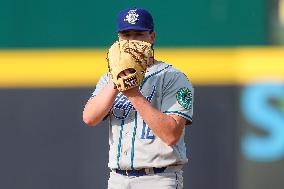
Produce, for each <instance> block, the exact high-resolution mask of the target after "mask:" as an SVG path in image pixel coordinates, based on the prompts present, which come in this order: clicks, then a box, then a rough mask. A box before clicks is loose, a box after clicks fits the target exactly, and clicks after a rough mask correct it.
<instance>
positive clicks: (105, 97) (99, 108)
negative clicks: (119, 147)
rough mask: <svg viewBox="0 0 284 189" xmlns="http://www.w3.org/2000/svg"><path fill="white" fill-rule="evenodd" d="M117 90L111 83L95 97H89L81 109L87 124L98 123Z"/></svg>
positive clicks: (109, 106) (104, 114) (108, 107)
mask: <svg viewBox="0 0 284 189" xmlns="http://www.w3.org/2000/svg"><path fill="white" fill-rule="evenodd" d="M117 94H118V91H117V90H116V89H114V87H113V84H112V83H110V84H108V85H106V87H105V88H103V89H102V90H101V91H100V92H99V93H98V94H97V95H96V96H95V97H93V98H91V99H90V100H89V101H88V102H87V104H86V106H85V108H84V111H83V121H84V122H85V123H86V124H87V125H89V126H95V125H97V124H98V123H100V122H101V121H102V120H103V118H104V117H105V116H106V115H107V114H108V113H109V111H110V109H111V107H112V104H113V102H114V100H115V97H116V95H117Z"/></svg>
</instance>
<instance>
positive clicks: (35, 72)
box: [0, 48, 284, 88]
mask: <svg viewBox="0 0 284 189" xmlns="http://www.w3.org/2000/svg"><path fill="white" fill-rule="evenodd" d="M106 52H107V49H84V50H22V51H0V87H8V88H10V87H90V86H95V84H96V82H97V81H98V79H99V77H100V76H101V75H102V74H103V73H104V72H106V71H107V64H106V60H105V57H106ZM155 57H156V59H158V60H163V61H166V62H167V63H169V64H172V65H174V66H175V67H177V68H179V69H180V70H182V71H183V72H184V73H186V75H187V76H188V77H189V78H190V80H191V81H192V83H193V84H194V85H242V84H246V83H249V82H257V81H262V80H280V81H281V82H283V81H284V48H283V49H281V48H232V49H156V50H155Z"/></svg>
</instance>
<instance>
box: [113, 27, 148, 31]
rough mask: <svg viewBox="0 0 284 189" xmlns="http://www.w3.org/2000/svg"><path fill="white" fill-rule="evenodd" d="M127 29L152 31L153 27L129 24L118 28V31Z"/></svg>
mask: <svg viewBox="0 0 284 189" xmlns="http://www.w3.org/2000/svg"><path fill="white" fill-rule="evenodd" d="M127 30H137V31H151V30H152V29H149V28H144V27H140V26H128V27H125V28H120V29H118V30H117V32H122V31H127Z"/></svg>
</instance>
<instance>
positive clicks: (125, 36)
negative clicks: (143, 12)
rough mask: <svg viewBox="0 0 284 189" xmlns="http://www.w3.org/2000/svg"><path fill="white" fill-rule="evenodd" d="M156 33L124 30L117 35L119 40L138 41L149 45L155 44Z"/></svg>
mask: <svg viewBox="0 0 284 189" xmlns="http://www.w3.org/2000/svg"><path fill="white" fill-rule="evenodd" d="M155 37H156V33H155V32H149V31H137V30H126V31H122V32H119V33H118V38H119V40H139V41H146V42H149V43H151V44H154V42H155Z"/></svg>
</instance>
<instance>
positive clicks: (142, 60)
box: [107, 40, 154, 91]
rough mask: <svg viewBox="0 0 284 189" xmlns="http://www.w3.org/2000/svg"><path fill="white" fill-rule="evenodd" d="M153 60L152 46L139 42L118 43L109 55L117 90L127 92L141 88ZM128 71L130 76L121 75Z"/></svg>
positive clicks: (112, 76) (110, 67) (112, 47)
mask: <svg viewBox="0 0 284 189" xmlns="http://www.w3.org/2000/svg"><path fill="white" fill-rule="evenodd" d="M153 60H154V50H153V48H152V44H150V43H148V42H145V41H138V40H122V41H120V42H118V41H116V42H115V43H114V44H113V45H112V46H111V47H110V49H109V51H108V54H107V61H108V69H109V73H110V75H111V78H112V81H113V83H114V84H115V86H116V88H117V89H118V90H119V91H125V90H128V89H131V88H133V87H136V86H139V85H140V84H141V82H142V81H143V79H144V77H145V73H146V69H147V67H149V66H150V64H151V63H153ZM126 70H128V73H129V74H128V75H124V74H120V73H122V72H123V71H126Z"/></svg>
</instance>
